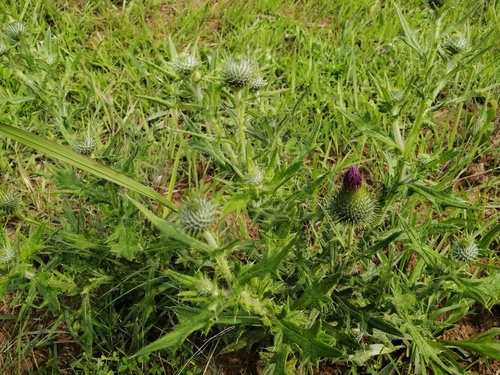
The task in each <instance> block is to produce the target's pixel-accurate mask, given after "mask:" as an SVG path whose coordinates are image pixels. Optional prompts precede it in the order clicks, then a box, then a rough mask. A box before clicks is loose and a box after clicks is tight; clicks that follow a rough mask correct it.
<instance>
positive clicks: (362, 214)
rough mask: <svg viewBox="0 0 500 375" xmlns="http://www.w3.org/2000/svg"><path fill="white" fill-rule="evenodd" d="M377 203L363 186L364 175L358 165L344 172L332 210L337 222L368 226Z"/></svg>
mask: <svg viewBox="0 0 500 375" xmlns="http://www.w3.org/2000/svg"><path fill="white" fill-rule="evenodd" d="M376 208H377V203H376V201H375V199H374V198H373V196H372V194H371V193H370V192H369V191H368V190H367V188H366V187H365V186H363V177H362V176H361V173H360V172H359V170H358V169H357V168H356V167H350V168H349V170H348V171H347V172H346V173H345V174H344V181H343V185H342V188H341V189H340V190H338V191H337V192H336V193H335V194H334V196H333V199H332V203H331V206H330V211H331V214H332V217H333V218H334V220H335V221H336V222H339V223H341V224H344V225H347V226H353V227H358V228H366V227H368V226H369V225H370V224H372V223H373V220H374V219H375V215H376Z"/></svg>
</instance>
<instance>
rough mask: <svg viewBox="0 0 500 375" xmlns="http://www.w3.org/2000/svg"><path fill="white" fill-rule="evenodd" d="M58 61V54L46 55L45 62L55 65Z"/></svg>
mask: <svg viewBox="0 0 500 375" xmlns="http://www.w3.org/2000/svg"><path fill="white" fill-rule="evenodd" d="M56 61H57V55H55V54H50V55H47V56H46V57H45V62H46V63H47V64H49V65H54V64H55V63H56Z"/></svg>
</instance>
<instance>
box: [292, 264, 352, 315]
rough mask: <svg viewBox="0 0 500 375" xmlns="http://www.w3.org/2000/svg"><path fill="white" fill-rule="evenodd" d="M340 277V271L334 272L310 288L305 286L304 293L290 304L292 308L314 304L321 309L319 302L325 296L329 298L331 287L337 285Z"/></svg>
mask: <svg viewBox="0 0 500 375" xmlns="http://www.w3.org/2000/svg"><path fill="white" fill-rule="evenodd" d="M341 277H342V273H340V272H339V273H336V274H334V275H331V276H328V277H327V278H325V279H323V280H321V281H320V282H318V283H313V284H312V285H311V287H310V288H307V289H306V290H305V291H304V294H302V295H301V296H300V298H299V299H298V300H297V301H295V303H294V304H293V306H292V310H303V309H306V308H308V307H309V306H311V305H314V306H315V307H316V308H318V309H321V306H320V305H321V302H322V300H324V299H325V298H327V299H330V298H329V294H330V293H331V291H332V288H333V287H334V286H335V285H337V283H338V282H339V280H340V279H341Z"/></svg>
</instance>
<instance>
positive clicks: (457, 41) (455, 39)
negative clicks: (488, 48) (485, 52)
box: [443, 36, 469, 55]
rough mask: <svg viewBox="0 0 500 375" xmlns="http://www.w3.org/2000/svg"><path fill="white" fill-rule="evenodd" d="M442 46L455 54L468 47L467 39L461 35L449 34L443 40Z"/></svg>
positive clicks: (451, 53)
mask: <svg viewBox="0 0 500 375" xmlns="http://www.w3.org/2000/svg"><path fill="white" fill-rule="evenodd" d="M443 47H444V49H445V50H446V51H447V52H448V53H449V54H450V55H456V54H459V53H460V52H463V51H465V50H466V49H467V48H468V47H469V41H468V40H467V39H465V38H463V37H461V36H449V37H448V38H446V39H445V41H444V42H443Z"/></svg>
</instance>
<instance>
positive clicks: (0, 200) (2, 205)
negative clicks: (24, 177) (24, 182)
mask: <svg viewBox="0 0 500 375" xmlns="http://www.w3.org/2000/svg"><path fill="white" fill-rule="evenodd" d="M18 204H19V198H18V197H17V195H16V194H14V193H13V192H12V191H9V190H8V191H0V210H1V211H3V212H5V213H6V214H7V215H12V214H13V213H14V212H16V209H17V206H18Z"/></svg>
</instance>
